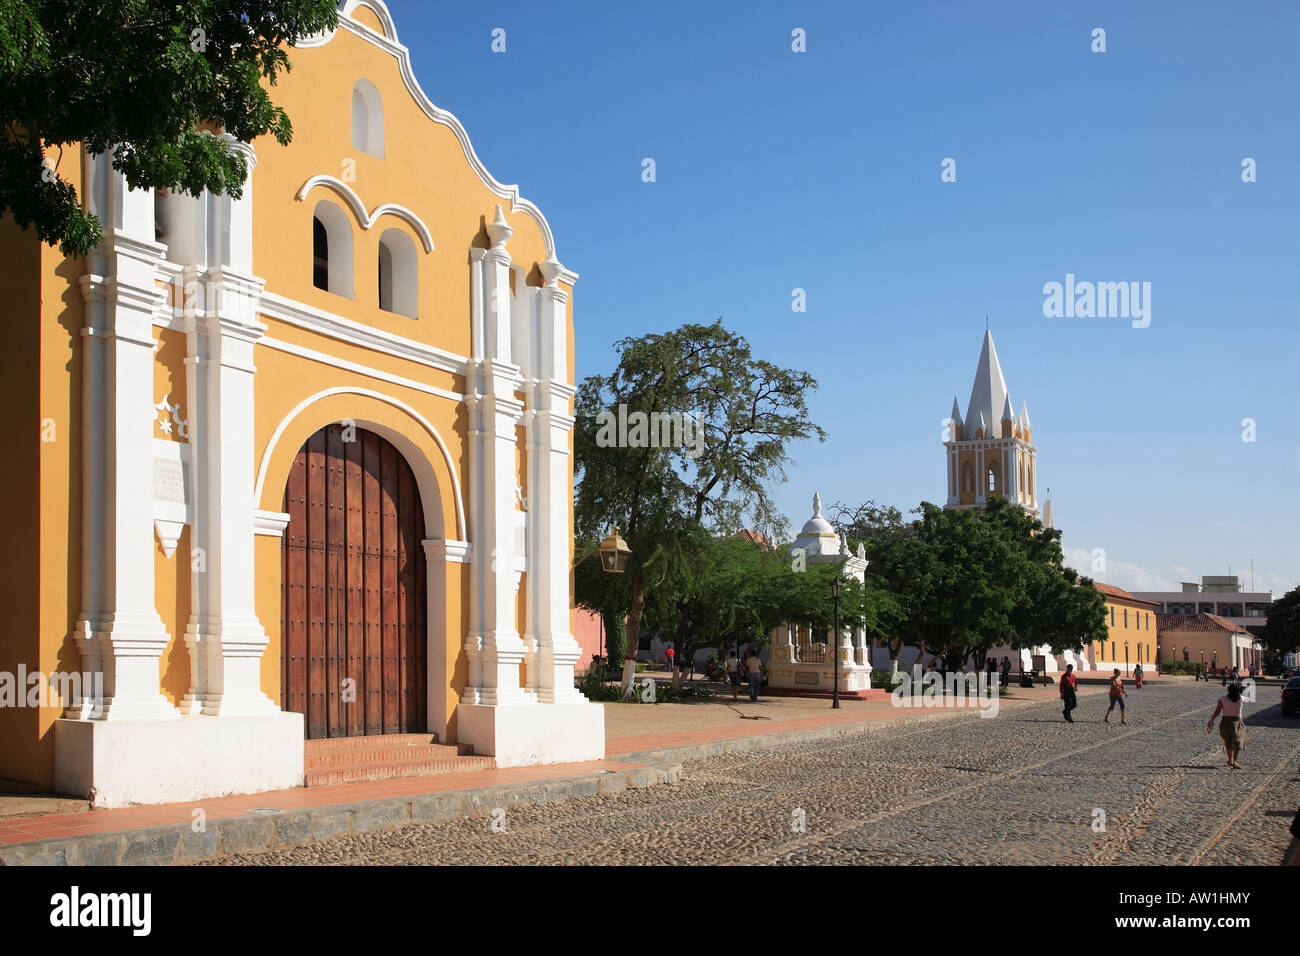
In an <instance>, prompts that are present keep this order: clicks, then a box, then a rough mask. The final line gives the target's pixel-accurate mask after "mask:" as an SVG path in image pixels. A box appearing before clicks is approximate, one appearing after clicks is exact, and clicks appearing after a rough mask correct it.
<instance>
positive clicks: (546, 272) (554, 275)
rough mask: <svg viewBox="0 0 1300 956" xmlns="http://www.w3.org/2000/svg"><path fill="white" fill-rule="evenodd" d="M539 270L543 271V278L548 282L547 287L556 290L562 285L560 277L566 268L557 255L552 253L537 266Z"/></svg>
mask: <svg viewBox="0 0 1300 956" xmlns="http://www.w3.org/2000/svg"><path fill="white" fill-rule="evenodd" d="M537 268H538V269H540V270H541V271H542V278H543V279H545V280H546V287H547V288H548V289H554V288H556V287H557V286H559V284H560V276H561V275H562V274H563V273H564V266H562V265H560V261H559V260H558V259H556V258H555V253H551V254H550V255H549V256H547V257H546V259H545V260H544V261H542V262H539V263H538V264H537Z"/></svg>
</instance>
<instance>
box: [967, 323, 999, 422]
mask: <svg viewBox="0 0 1300 956" xmlns="http://www.w3.org/2000/svg"><path fill="white" fill-rule="evenodd" d="M1006 401H1007V382H1006V379H1004V378H1003V377H1002V366H1001V365H999V364H998V350H997V349H996V348H995V347H994V346H993V333H992V332H990V331H989V330H988V329H985V330H984V345H983V347H982V348H981V349H980V360H979V365H978V366H976V368H975V384H974V385H973V386H972V387H971V390H970V404H969V405H968V406H967V407H966V421H968V422H973V421H975V418H976V416H977V415H982V416H983V417H984V420H985V422H986V423H987V422H996V421H999V420H1000V415H999V412H1001V411H1002V406H1003V405H1005V404H1006ZM984 434H985V435H986V436H987V435H989V434H990V432H989V430H988V427H987V425H986V426H985V430H984Z"/></svg>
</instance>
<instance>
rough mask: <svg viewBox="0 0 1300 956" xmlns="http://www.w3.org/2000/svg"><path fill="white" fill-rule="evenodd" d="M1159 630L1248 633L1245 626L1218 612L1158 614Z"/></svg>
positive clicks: (1157, 623) (1157, 624) (1157, 627)
mask: <svg viewBox="0 0 1300 956" xmlns="http://www.w3.org/2000/svg"><path fill="white" fill-rule="evenodd" d="M1156 630H1157V631H1206V632H1210V633H1228V634H1248V633H1249V631H1247V630H1246V629H1245V628H1244V627H1241V626H1239V625H1237V624H1233V623H1232V622H1231V621H1229V620H1226V619H1225V618H1222V617H1219V615H1217V614H1206V613H1205V612H1204V611H1202V612H1201V613H1200V614H1157V615H1156Z"/></svg>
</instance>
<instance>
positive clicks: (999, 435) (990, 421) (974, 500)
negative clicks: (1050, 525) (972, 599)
mask: <svg viewBox="0 0 1300 956" xmlns="http://www.w3.org/2000/svg"><path fill="white" fill-rule="evenodd" d="M946 424H947V428H946V433H947V435H946V437H947V440H946V441H945V442H944V443H943V447H944V448H945V450H946V451H947V457H948V506H949V507H952V508H978V507H980V506H981V505H983V504H984V503H985V502H986V501H988V499H989V497H990V496H992V495H1001V496H1002V497H1003V498H1006V499H1008V500H1009V501H1011V502H1013V503H1014V504H1017V505H1019V506H1020V507H1022V508H1024V509H1025V510H1026V511H1028V512H1029V513H1030V514H1032V515H1034V516H1035V517H1037V516H1038V514H1039V504H1038V449H1037V448H1035V447H1034V445H1033V443H1032V441H1033V430H1032V428H1031V427H1030V424H1029V406H1028V405H1027V404H1025V403H1022V404H1021V406H1020V414H1019V415H1017V414H1016V413H1015V411H1014V406H1012V404H1011V395H1010V393H1009V392H1008V391H1007V383H1006V380H1005V379H1004V378H1003V377H1002V366H1001V365H999V364H998V352H997V349H996V348H994V347H993V334H992V333H991V332H989V331H988V330H987V329H985V331H984V346H983V348H981V349H980V359H979V365H977V366H976V368H975V384H974V385H973V386H972V387H971V392H970V402H969V403H968V404H967V405H966V416H965V418H963V417H962V414H961V409H960V408H959V407H958V405H957V399H956V397H955V396H954V397H953V400H952V414H951V416H950V418H949V419H948V420H947V423H946Z"/></svg>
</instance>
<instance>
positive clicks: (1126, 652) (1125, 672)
mask: <svg viewBox="0 0 1300 956" xmlns="http://www.w3.org/2000/svg"><path fill="white" fill-rule="evenodd" d="M1124 676H1125V677H1128V641H1125V642H1124Z"/></svg>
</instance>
